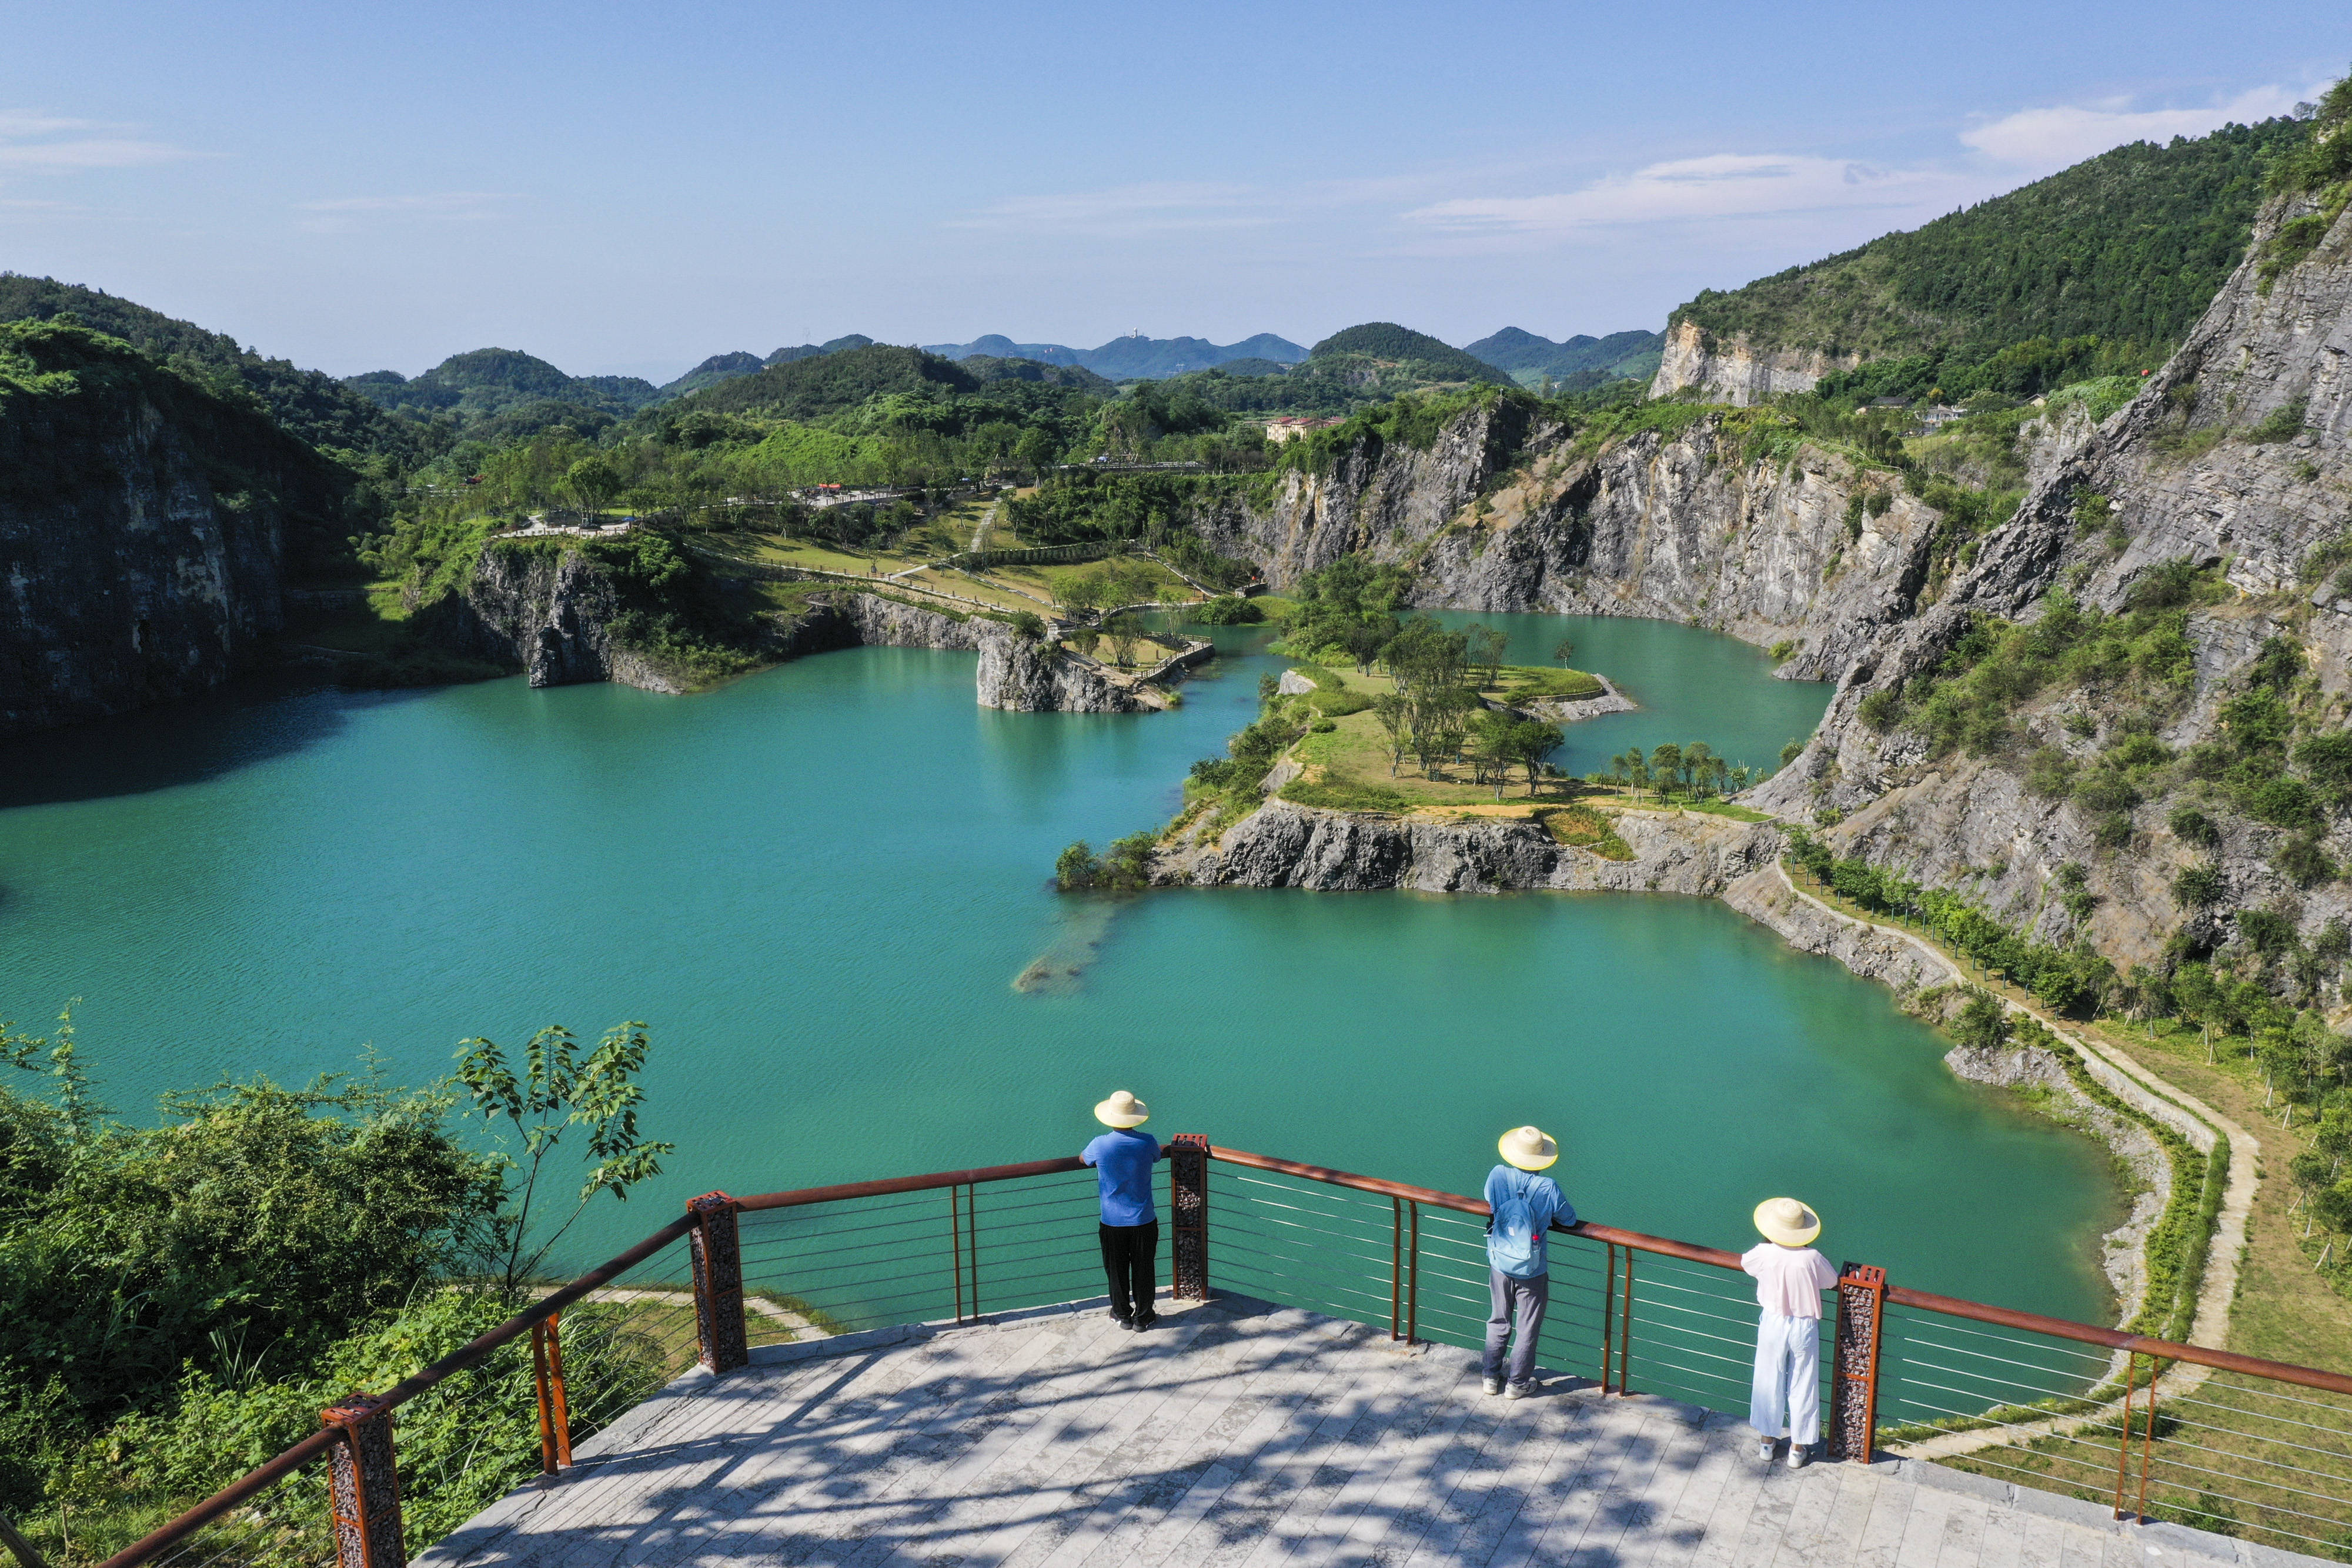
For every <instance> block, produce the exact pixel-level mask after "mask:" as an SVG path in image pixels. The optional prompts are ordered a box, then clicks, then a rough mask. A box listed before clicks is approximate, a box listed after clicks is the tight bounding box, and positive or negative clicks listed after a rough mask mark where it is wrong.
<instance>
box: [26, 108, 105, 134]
mask: <svg viewBox="0 0 2352 1568" xmlns="http://www.w3.org/2000/svg"><path fill="white" fill-rule="evenodd" d="M121 129H122V128H121V126H119V125H106V124H102V123H100V121H98V120H61V119H59V118H58V116H56V115H54V114H45V113H42V112H40V111H39V110H28V109H0V138H15V137H19V136H54V135H56V134H57V133H58V132H59V131H120V130H121Z"/></svg>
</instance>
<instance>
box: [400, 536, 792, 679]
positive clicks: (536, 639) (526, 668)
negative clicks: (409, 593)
mask: <svg viewBox="0 0 2352 1568" xmlns="http://www.w3.org/2000/svg"><path fill="white" fill-rule="evenodd" d="M621 610H622V606H621V592H620V589H619V587H618V585H617V584H616V583H615V582H614V580H613V576H612V574H611V573H610V572H608V571H607V570H604V568H603V567H601V566H599V565H598V564H597V563H596V562H594V561H593V560H591V559H588V558H587V557H586V556H584V555H583V554H581V553H580V551H578V550H576V549H563V548H562V547H561V546H560V545H557V544H554V543H552V542H542V541H540V540H530V541H526V542H521V543H516V544H499V543H496V542H493V543H491V544H488V545H486V546H484V547H483V549H482V553H481V557H480V559H479V561H478V563H477V564H476V566H475V569H474V575H473V577H472V579H471V580H469V581H468V582H467V584H466V587H465V589H464V591H462V592H459V593H455V594H451V595H450V596H448V597H447V598H446V599H444V600H442V601H439V602H438V603H436V605H434V606H433V607H432V613H433V616H434V619H435V620H436V632H437V633H438V634H439V635H440V637H441V638H442V639H443V640H444V641H446V642H448V643H451V644H452V645H454V646H455V647H457V649H458V650H459V651H461V652H463V653H470V654H473V655H474V656H476V657H478V658H485V659H489V660H491V661H493V662H495V663H499V664H509V665H512V666H515V667H518V668H520V669H521V670H522V671H523V672H524V673H525V674H528V675H529V676H530V684H531V685H534V686H568V685H579V684H581V683H583V682H588V681H617V682H619V683H620V684H621V685H629V686H639V687H642V688H644V689H645V690H646V691H649V692H667V693H672V694H675V693H679V692H684V691H687V690H688V689H690V685H691V683H690V682H688V680H687V679H686V678H685V677H684V676H683V675H682V674H679V673H677V672H676V671H674V670H669V669H666V668H664V667H662V666H661V665H660V664H657V663H656V661H654V660H652V659H650V658H648V657H647V656H646V654H645V653H641V652H639V651H637V650H635V649H633V648H631V647H629V646H627V645H626V644H625V643H623V642H621V641H620V640H618V639H616V638H614V635H613V630H612V628H613V622H614V621H615V620H616V619H617V618H618V617H619V616H620V614H621ZM780 652H781V650H780Z"/></svg>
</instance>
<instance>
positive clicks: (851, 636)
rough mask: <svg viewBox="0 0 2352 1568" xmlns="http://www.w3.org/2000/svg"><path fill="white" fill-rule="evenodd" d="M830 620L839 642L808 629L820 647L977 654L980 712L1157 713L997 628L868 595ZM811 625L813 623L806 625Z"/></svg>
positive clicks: (1068, 658)
mask: <svg viewBox="0 0 2352 1568" xmlns="http://www.w3.org/2000/svg"><path fill="white" fill-rule="evenodd" d="M829 613H830V615H831V616H833V617H835V618H836V619H837V620H838V621H839V622H842V623H843V627H844V628H845V634H843V635H840V637H839V640H837V641H830V642H824V639H825V638H826V637H828V636H830V635H834V634H835V633H834V632H833V630H832V629H829V628H825V627H823V626H818V627H813V628H812V629H811V631H810V632H809V635H810V636H811V638H812V639H813V641H814V642H822V643H823V645H825V646H834V647H839V646H845V645H849V644H853V643H865V644H868V645H871V646H881V647H894V648H966V649H971V650H973V651H974V652H977V653H979V654H980V674H979V677H978V681H977V686H978V696H979V700H980V706H982V707H993V708H1005V709H1008V710H1010V711H1012V712H1014V713H1137V712H1140V711H1142V710H1144V709H1146V708H1150V707H1156V706H1160V705H1158V704H1157V703H1154V702H1151V701H1150V700H1148V699H1147V698H1145V697H1143V696H1140V695H1137V694H1136V693H1134V692H1131V691H1130V690H1129V689H1128V688H1127V687H1125V686H1122V685H1118V683H1117V682H1115V681H1112V680H1110V679H1109V678H1108V677H1107V676H1106V675H1104V674H1103V673H1102V669H1101V666H1099V665H1097V664H1093V663H1091V662H1090V661H1087V660H1084V659H1081V658H1079V657H1077V656H1076V655H1075V654H1073V653H1068V652H1066V651H1065V650H1062V649H1059V648H1052V649H1049V648H1048V646H1047V645H1046V644H1043V643H1033V642H1031V641H1030V640H1029V639H1027V638H1026V637H1024V636H1022V635H1021V634H1020V633H1019V632H1015V631H1013V629H1012V628H1011V627H1009V626H1006V625H1004V624H1003V622H996V621H986V620H981V619H979V618H977V617H975V618H973V619H971V620H965V621H959V620H957V619H955V618H954V617H953V616H950V615H942V614H940V613H938V612H934V611H929V610H919V609H916V608H915V607H914V606H912V605H908V604H901V603H899V602H898V601H896V600H889V599H882V598H878V597H877V596H875V595H873V594H870V593H850V594H842V595H837V596H835V598H834V601H833V603H832V606H831V607H830V610H829ZM813 619H817V617H813Z"/></svg>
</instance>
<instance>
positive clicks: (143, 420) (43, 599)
mask: <svg viewBox="0 0 2352 1568" xmlns="http://www.w3.org/2000/svg"><path fill="white" fill-rule="evenodd" d="M121 355H122V357H123V358H124V359H125V360H126V361H131V360H133V359H135V356H132V355H131V353H130V351H129V350H121ZM161 377H162V372H160V371H153V370H152V368H149V367H145V366H144V364H143V361H141V362H139V363H138V364H137V365H134V366H131V367H130V368H128V369H126V371H125V372H124V373H123V374H122V375H121V377H120V378H118V379H117V380H116V381H115V382H113V383H112V384H108V383H105V382H100V381H99V380H98V379H97V378H89V380H87V381H86V382H85V383H84V384H83V385H82V386H80V387H79V388H77V389H74V390H69V391H67V392H45V393H42V394H39V395H34V394H30V393H19V394H17V395H16V396H13V397H10V398H7V399H5V407H0V736H15V735H23V734H27V733H30V732H32V731H35V730H40V729H46V728H49V727H54V726H58V725H63V724H72V723H76V722H79V721H82V720H86V719H92V718H100V717H103V716H107V715H110V714H118V713H126V712H129V711H130V710H131V709H133V708H139V707H144V706H149V705H151V704H154V703H161V702H168V701H172V700H174V699H177V698H180V697H185V696H192V695H195V694H197V693H199V692H203V691H207V690H209V689H211V688H212V687H214V686H216V685H219V684H220V683H222V682H223V681H225V680H226V679H228V678H229V677H230V676H231V675H232V674H236V672H237V670H238V669H239V668H240V667H241V666H242V665H243V664H245V663H246V661H247V658H248V657H249V656H250V655H251V654H252V653H254V652H255V651H256V648H257V644H258V643H259V642H260V640H261V639H263V638H265V637H267V636H268V635H269V634H270V633H272V632H277V631H278V629H279V628H280V626H281V625H282V619H281V616H282V610H281V606H280V601H279V588H280V581H281V558H282V545H283V539H284V537H285V521H286V507H287V505H288V503H289V501H292V500H295V499H297V498H298V497H299V499H303V500H310V499H313V497H308V496H305V495H303V492H304V491H306V490H309V489H311V488H313V487H314V486H313V484H312V472H313V471H314V470H317V469H320V468H322V467H323V466H324V465H321V464H320V463H319V462H318V460H317V459H316V458H315V457H313V456H311V455H310V454H309V453H308V452H307V451H306V450H303V449H301V448H299V445H298V444H296V443H294V442H293V440H292V439H291V438H290V437H287V436H283V435H280V434H278V432H277V431H275V430H274V429H271V428H269V427H268V423H267V421H266V420H263V419H262V418H261V417H260V416H259V415H253V416H250V417H246V416H244V415H242V414H241V413H239V412H238V411H233V410H230V411H224V410H221V409H219V408H217V407H213V406H208V404H207V400H202V399H200V398H198V397H197V396H195V395H194V394H192V393H191V394H186V395H184V396H181V397H179V398H177V399H174V398H173V395H172V392H173V389H172V388H170V387H168V386H166V387H160V388H159V387H157V386H155V385H154V384H153V383H154V382H156V381H158V380H160V379H161ZM224 427H227V428H224ZM232 442H234V443H235V444H236V445H235V447H234V448H233V450H234V451H235V454H236V462H237V463H238V464H240V465H243V468H244V475H245V477H246V482H247V484H251V483H252V481H253V478H254V477H255V476H266V478H265V483H266V484H267V485H268V486H274V487H275V489H274V491H271V490H265V489H263V488H261V487H259V486H256V487H254V488H252V489H249V490H247V489H236V490H232V489H231V488H230V481H229V480H228V479H227V478H226V472H235V471H236V470H225V467H224V465H223V464H222V463H221V462H220V461H218V459H219V458H221V457H222V456H223V455H224V449H225V448H228V447H229V444H230V443H232Z"/></svg>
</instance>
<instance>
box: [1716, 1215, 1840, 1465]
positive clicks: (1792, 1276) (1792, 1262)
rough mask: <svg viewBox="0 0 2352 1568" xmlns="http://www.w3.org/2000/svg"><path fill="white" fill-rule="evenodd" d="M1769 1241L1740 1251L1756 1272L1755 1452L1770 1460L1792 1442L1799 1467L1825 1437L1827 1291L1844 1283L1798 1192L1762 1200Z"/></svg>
mask: <svg viewBox="0 0 2352 1568" xmlns="http://www.w3.org/2000/svg"><path fill="white" fill-rule="evenodd" d="M1756 1228H1757V1229H1758V1230H1759V1231H1761V1232H1762V1233H1763V1236H1764V1240H1763V1241H1762V1243H1761V1244H1759V1245H1758V1246H1755V1247H1751V1248H1749V1249H1748V1250H1747V1251H1746V1252H1744V1253H1742V1254H1740V1258H1739V1266H1740V1267H1741V1268H1742V1269H1744V1270H1747V1271H1748V1273H1750V1274H1753V1275H1754V1276H1756V1304H1757V1306H1758V1307H1759V1308H1760V1309H1762V1310H1761V1313H1760V1315H1759V1317H1758V1319H1757V1322H1756V1384H1755V1387H1754V1389H1753V1390H1752V1391H1751V1393H1750V1395H1749V1396H1748V1424H1749V1425H1750V1426H1752V1427H1755V1428H1756V1437H1757V1442H1756V1457H1757V1458H1760V1459H1762V1460H1763V1461H1764V1462H1765V1463H1766V1464H1768V1465H1769V1464H1770V1463H1771V1462H1772V1449H1773V1447H1774V1445H1775V1443H1776V1442H1777V1440H1778V1439H1780V1438H1781V1437H1787V1438H1789V1439H1790V1442H1789V1468H1790V1469H1792V1470H1793V1469H1801V1468H1802V1467H1803V1466H1804V1463H1805V1461H1806V1460H1807V1459H1808V1458H1811V1453H1812V1447H1813V1445H1814V1444H1815V1443H1818V1442H1820V1441H1821V1440H1822V1291H1826V1290H1829V1289H1831V1288H1832V1286H1834V1285H1835V1284H1836V1283H1837V1281H1838V1276H1837V1270H1835V1269H1832V1268H1831V1267H1830V1260H1828V1259H1826V1258H1824V1257H1822V1255H1821V1254H1820V1253H1818V1252H1816V1251H1814V1250H1813V1249H1812V1247H1811V1242H1812V1239H1813V1238H1814V1237H1816V1236H1819V1235H1820V1234H1821V1233H1822V1218H1821V1216H1820V1215H1818V1214H1815V1213H1814V1212H1813V1211H1812V1210H1811V1209H1810V1208H1808V1207H1805V1206H1804V1205H1803V1204H1801V1203H1799V1202H1798V1201H1797V1200H1796V1199H1795V1198H1793V1197H1768V1198H1766V1199H1765V1200H1764V1201H1763V1202H1761V1203H1759V1204H1758V1205H1757V1206H1756Z"/></svg>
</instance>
